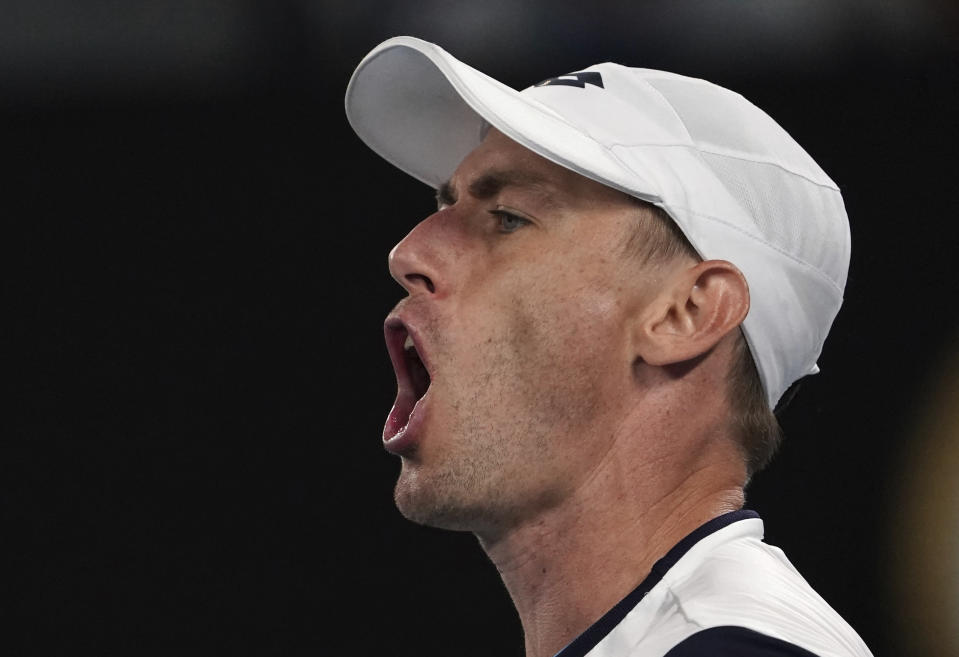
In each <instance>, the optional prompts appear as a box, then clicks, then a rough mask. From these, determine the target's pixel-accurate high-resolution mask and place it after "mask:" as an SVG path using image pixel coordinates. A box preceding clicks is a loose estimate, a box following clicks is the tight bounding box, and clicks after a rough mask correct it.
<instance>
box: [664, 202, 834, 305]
mask: <svg viewBox="0 0 959 657" xmlns="http://www.w3.org/2000/svg"><path fill="white" fill-rule="evenodd" d="M668 205H670V206H671V207H675V208H676V209H679V210H683V211H685V212H688V213H689V214H692V215H696V216H697V217H702V218H703V219H709V220H711V221H716V222H719V223H721V224H723V225H724V226H727V227H728V228H732V229H733V230H735V231H736V232H738V233H741V234H742V235H745V236H746V237H749V238H750V239H753V240H756V241H757V242H759V243H760V244H763V245H765V246H766V247H768V248H770V249H772V250H773V251H776V252H777V253H779V254H781V255H783V256H785V257H787V258H788V259H789V260H791V261H793V262H795V263H796V264H798V265H801V266H803V267H804V268H806V269H808V270H809V271H812V272H815V274H816V275H817V277H819V278H821V279H823V280H824V281H826V282H827V283H829V285H830V286H831V287H832V288H833V289H834V290H836V291H837V292H839V296H840V299H841V298H842V295H843V290H842V287H840V286H839V285H838V284H837V283H836V282H835V281H834V280H832V278H830V277H829V276H828V275H827V274H826V273H825V272H823V271H822V270H821V269H819V268H818V267H816V266H815V265H813V264H811V263H808V262H806V261H805V260H803V259H802V258H797V257H796V256H795V255H793V254H791V253H789V252H788V251H785V250H783V249H781V248H779V247H778V246H776V245H775V244H772V243H770V242H768V241H767V240H765V239H763V238H762V237H759V236H758V235H755V234H753V233H750V232H748V231H745V230H743V229H742V228H741V227H739V226H737V225H735V224H732V223H729V222H728V221H725V220H723V219H720V218H719V217H715V216H713V215H710V214H704V213H702V212H696V211H695V210H693V209H691V208H688V207H685V206H681V205H676V206H673V205H672V204H668Z"/></svg>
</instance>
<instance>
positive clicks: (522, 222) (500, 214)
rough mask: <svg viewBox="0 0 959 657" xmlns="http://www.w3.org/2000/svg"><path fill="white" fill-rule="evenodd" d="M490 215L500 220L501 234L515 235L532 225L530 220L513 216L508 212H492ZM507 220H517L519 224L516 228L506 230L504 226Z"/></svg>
mask: <svg viewBox="0 0 959 657" xmlns="http://www.w3.org/2000/svg"><path fill="white" fill-rule="evenodd" d="M489 213H490V214H491V215H493V216H494V217H496V218H497V219H498V221H499V231H500V232H501V233H507V234H508V233H515V232H516V231H517V230H519V229H520V228H522V227H523V226H525V225H527V224H529V223H530V222H529V220H528V219H524V218H523V217H521V216H519V215H516V214H513V213H512V212H507V211H506V210H490V211H489ZM507 219H515V220H516V221H517V222H519V223H518V225H517V226H516V227H515V228H506V227H505V226H504V225H503V222H504V221H505V220H507Z"/></svg>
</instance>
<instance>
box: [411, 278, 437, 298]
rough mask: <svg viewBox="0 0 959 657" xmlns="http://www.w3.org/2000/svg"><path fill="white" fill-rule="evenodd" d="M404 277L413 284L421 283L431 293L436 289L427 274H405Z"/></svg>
mask: <svg viewBox="0 0 959 657" xmlns="http://www.w3.org/2000/svg"><path fill="white" fill-rule="evenodd" d="M405 278H406V280H408V281H409V282H410V284H411V285H413V286H416V285H417V284H418V283H422V284H423V285H425V286H426V289H427V290H429V292H430V293H431V294H432V293H433V292H435V291H436V287H435V286H434V285H433V281H431V280H430V278H429V276H424V275H423V274H407V275H406V277H405Z"/></svg>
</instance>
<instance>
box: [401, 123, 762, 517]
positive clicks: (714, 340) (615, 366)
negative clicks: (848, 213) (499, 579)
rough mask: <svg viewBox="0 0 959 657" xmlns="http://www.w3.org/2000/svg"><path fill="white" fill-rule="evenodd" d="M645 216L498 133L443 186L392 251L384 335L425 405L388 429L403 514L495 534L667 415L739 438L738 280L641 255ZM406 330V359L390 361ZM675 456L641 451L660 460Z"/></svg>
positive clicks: (716, 270) (694, 262) (722, 267)
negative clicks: (393, 296)
mask: <svg viewBox="0 0 959 657" xmlns="http://www.w3.org/2000/svg"><path fill="white" fill-rule="evenodd" d="M651 218H652V220H655V217H653V215H652V213H651V212H650V211H649V210H648V209H647V208H645V207H642V206H640V205H637V203H636V202H635V200H634V199H633V198H631V197H629V196H628V195H626V194H624V193H622V192H620V191H618V190H614V189H611V188H609V187H606V186H604V185H601V184H599V183H597V182H596V181H593V180H590V179H588V178H585V177H583V176H581V175H579V174H577V173H575V172H573V171H570V170H569V169H566V168H564V167H560V166H558V165H556V164H554V163H552V162H550V161H549V160H546V159H545V158H543V157H541V156H539V155H537V154H535V153H533V152H532V151H530V150H529V149H527V148H525V147H523V146H521V145H519V144H517V143H516V142H514V141H512V140H511V139H509V138H507V137H505V136H504V135H502V134H501V133H499V132H498V131H496V130H491V131H490V133H489V134H488V135H487V137H486V138H485V139H484V141H483V142H482V144H481V145H480V146H479V147H477V148H476V149H475V150H473V151H472V152H471V153H470V154H469V155H468V156H467V157H466V158H465V159H464V160H463V162H462V163H461V164H460V165H459V166H458V167H457V169H456V170H455V172H454V173H453V175H452V177H451V178H450V180H449V181H448V182H447V183H444V184H443V185H442V186H441V187H440V190H439V192H438V209H437V212H436V213H435V214H433V215H431V216H430V217H428V218H426V219H425V220H423V221H422V222H421V223H420V224H419V225H417V226H416V228H414V229H413V230H412V232H410V234H409V235H407V236H406V238H404V239H403V240H402V241H401V242H400V243H399V244H398V245H397V246H396V248H395V249H394V250H393V252H392V253H391V255H390V271H391V273H392V275H393V277H394V278H395V279H396V280H397V281H398V282H399V283H400V284H401V285H402V286H403V287H404V288H405V289H406V291H407V292H408V296H407V298H406V299H404V300H403V301H402V302H401V303H400V304H398V306H397V308H396V310H395V311H394V312H393V313H392V314H391V316H390V318H389V319H388V321H387V327H388V328H387V337H388V341H390V342H392V343H393V348H392V350H391V351H392V356H393V358H394V361H395V363H396V366H397V371H398V374H399V377H398V378H399V381H400V386H401V388H408V389H409V391H411V392H412V397H415V398H417V399H418V401H416V410H415V411H411V410H410V407H409V401H403V402H401V403H398V404H397V407H396V408H394V411H393V414H392V415H391V419H390V422H389V424H388V426H387V431H386V438H387V447H388V448H389V449H391V450H393V451H395V452H397V453H399V454H400V455H402V456H403V457H404V458H403V472H402V473H401V476H400V480H399V483H398V486H397V491H396V497H397V503H398V504H399V506H400V508H401V510H403V511H404V513H406V514H407V515H408V516H410V517H411V518H414V519H417V520H420V521H422V522H427V523H429V524H434V525H440V526H445V527H450V528H460V529H470V530H473V531H477V532H481V533H482V532H484V531H485V532H494V531H496V530H498V529H501V528H502V527H503V526H508V525H509V524H510V523H514V522H520V521H521V520H522V519H523V518H528V517H532V516H535V515H536V514H537V513H540V512H542V511H544V510H546V509H549V508H550V507H551V506H554V505H557V504H559V503H561V502H563V501H564V500H565V499H567V498H568V497H569V496H570V495H571V494H572V493H573V491H574V490H576V489H578V488H580V487H582V486H583V485H584V484H585V483H586V480H587V479H588V478H589V477H591V476H593V474H594V473H595V471H596V469H597V465H598V464H599V463H600V462H601V461H602V460H603V458H604V455H606V454H608V453H609V452H610V450H611V449H613V446H614V442H615V441H616V440H621V439H623V437H624V436H627V435H628V436H630V437H631V438H630V440H637V441H638V440H641V439H642V438H641V436H640V435H639V434H652V433H653V431H652V429H653V428H654V427H655V428H656V429H657V430H661V429H662V428H663V424H664V423H666V422H667V421H668V420H667V418H666V417H665V416H666V415H667V414H668V413H669V412H670V409H684V417H683V422H684V423H686V424H687V425H688V424H689V423H696V422H698V423H700V424H701V425H706V424H711V425H715V426H710V427H709V428H708V431H707V432H706V433H715V434H717V435H718V434H720V433H723V431H721V430H720V429H725V433H732V429H731V426H726V427H723V426H722V425H723V423H724V422H725V423H726V424H727V425H731V422H732V420H731V419H723V418H722V417H721V416H720V414H719V412H718V411H719V409H721V408H722V407H723V406H724V405H725V403H726V401H725V400H726V388H727V386H726V384H725V373H726V372H727V371H728V370H729V367H730V365H729V363H730V362H731V355H732V352H733V345H734V343H735V340H733V339H731V338H734V337H735V333H736V332H738V326H739V324H740V323H741V322H742V319H743V317H744V316H745V315H746V312H747V310H748V305H749V293H748V288H747V286H746V283H745V280H744V279H743V277H742V274H741V273H740V272H739V270H738V269H736V268H735V267H734V266H733V265H731V264H729V263H727V262H724V261H706V262H702V261H700V259H699V258H698V257H695V256H694V255H690V254H686V253H683V252H676V253H674V254H672V255H669V256H668V257H667V256H666V255H665V254H660V253H655V254H654V253H652V252H650V257H649V258H646V257H637V254H636V251H637V249H638V248H640V247H637V245H636V240H637V239H642V238H637V228H638V227H639V230H640V234H643V233H646V234H648V235H650V236H652V235H653V234H654V233H653V231H652V230H649V231H648V232H647V229H645V228H642V226H644V225H645V226H647V227H648V228H652V226H653V225H655V224H653V221H651ZM407 335H412V336H414V338H415V339H414V345H415V349H416V354H415V355H414V354H408V353H406V352H405V351H401V350H400V349H399V346H400V343H401V342H403V343H404V344H405V342H406V338H407ZM417 360H421V361H423V367H424V368H425V369H426V370H427V371H428V376H429V381H428V382H427V381H426V380H425V379H421V380H420V381H419V383H417V382H416V381H415V380H414V379H415V376H419V375H415V374H413V371H414V368H418V367H419V363H417V362H416V361H417ZM401 394H406V391H404V392H403V393H401ZM410 415H412V416H413V417H415V420H414V419H413V418H411V417H410ZM638 418H639V419H638ZM644 425H646V426H644ZM682 431H683V430H682V429H680V428H673V429H672V430H671V432H672V433H673V434H674V435H677V436H678V435H679V434H680V433H681V432H682ZM395 432H399V435H397V434H396V433H395ZM659 433H662V431H659ZM693 433H697V434H703V433H704V431H703V427H702V426H700V427H699V430H698V431H697V432H693ZM633 437H635V438H633ZM681 444H682V443H681V442H680V440H679V439H678V438H677V440H676V441H675V444H674V445H671V446H666V445H662V446H656V445H649V446H647V447H646V448H645V449H643V450H642V451H643V453H644V454H646V455H648V456H649V458H650V459H651V460H654V459H655V458H656V454H657V452H658V453H659V454H660V455H661V457H662V459H661V460H667V457H666V455H667V454H669V453H670V449H667V448H676V449H678V448H679V447H680V445H681ZM673 458H674V457H672V456H670V457H669V458H668V460H673Z"/></svg>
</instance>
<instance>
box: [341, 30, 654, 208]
mask: <svg viewBox="0 0 959 657" xmlns="http://www.w3.org/2000/svg"><path fill="white" fill-rule="evenodd" d="M346 114H347V118H348V119H349V122H350V125H351V126H352V127H353V129H354V130H355V131H356V134H357V135H358V136H359V137H360V138H361V139H362V140H363V141H364V142H366V144H367V145H368V146H369V147H370V148H371V149H372V150H373V151H375V152H376V153H377V154H379V155H380V156H381V157H383V158H384V159H385V160H387V161H388V162H390V163H391V164H393V165H394V166H396V167H398V168H399V169H401V170H403V171H405V172H406V173H408V174H410V175H411V176H413V177H414V178H416V179H418V180H421V181H423V182H425V183H427V184H428V185H431V186H432V187H438V186H439V185H441V184H442V183H443V182H445V181H446V180H448V179H449V177H450V176H451V175H452V173H453V171H455V169H456V167H457V166H458V165H459V163H460V162H461V161H462V160H463V158H464V157H466V155H468V154H469V153H470V151H472V150H473V149H474V148H476V146H478V145H479V143H480V142H481V141H482V137H483V132H484V128H485V127H486V124H489V125H491V126H493V127H495V128H496V129H497V130H499V131H500V132H502V133H503V134H505V135H506V136H507V137H510V138H511V139H513V140H515V141H517V142H518V143H520V144H522V145H523V146H525V147H527V148H529V149H530V150H532V151H534V152H536V153H538V154H539V155H541V156H543V157H545V158H547V159H549V160H551V161H553V162H555V163H556V164H559V165H560V166H564V167H566V168H568V169H571V170H573V171H576V172H577V173H580V174H582V175H584V176H587V177H589V178H592V179H594V180H597V181H599V182H601V183H603V184H606V185H609V186H611V187H615V188H617V189H621V190H623V191H625V192H627V193H630V194H633V195H635V196H638V197H640V198H643V199H645V200H648V201H650V202H656V201H657V200H659V196H658V194H656V193H655V189H656V187H655V186H654V185H653V184H651V183H649V184H646V181H642V180H638V178H637V173H636V171H628V170H625V169H624V167H623V166H622V165H621V164H620V163H619V162H618V161H617V160H616V159H615V158H614V157H612V156H611V155H610V153H609V152H608V151H607V150H606V149H605V148H604V147H603V146H602V145H600V144H598V143H597V142H596V141H595V140H593V139H592V138H590V137H589V136H588V135H585V134H583V133H582V132H580V131H579V130H578V129H577V128H574V127H572V126H571V125H570V124H569V123H567V122H566V121H565V120H564V119H563V118H562V117H561V116H559V115H558V114H556V113H555V112H554V111H553V110H552V109H550V108H549V107H547V106H545V105H543V104H542V103H539V102H537V101H536V100H535V99H533V98H529V97H526V96H523V95H522V94H520V92H518V91H516V90H515V89H512V88H510V87H508V86H506V85H504V84H502V83H501V82H499V81H497V80H494V79H493V78H491V77H489V76H488V75H486V74H484V73H482V72H480V71H477V70H476V69H474V68H472V67H470V66H467V65H466V64H464V63H463V62H461V61H459V60H457V59H456V58H454V57H453V56H452V55H450V54H449V53H447V52H446V51H445V50H443V49H442V48H440V47H438V46H436V45H434V44H431V43H428V42H426V41H422V40H420V39H416V38H413V37H394V38H392V39H389V40H387V41H384V42H383V43H381V44H380V45H379V46H377V47H376V48H374V49H373V50H372V51H371V52H370V53H369V54H368V55H367V56H366V57H365V58H364V59H363V61H361V62H360V64H359V66H358V67H357V68H356V71H354V73H353V77H352V78H351V79H350V83H349V86H348V87H347V91H346ZM637 182H638V185H637Z"/></svg>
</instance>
